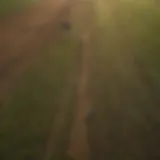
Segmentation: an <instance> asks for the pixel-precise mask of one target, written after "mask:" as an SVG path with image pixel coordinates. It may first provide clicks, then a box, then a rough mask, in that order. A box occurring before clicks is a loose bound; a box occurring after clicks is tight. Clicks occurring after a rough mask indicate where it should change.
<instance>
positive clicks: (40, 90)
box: [0, 37, 76, 160]
mask: <svg viewBox="0 0 160 160" xmlns="http://www.w3.org/2000/svg"><path fill="white" fill-rule="evenodd" d="M75 46H76V44H75V43H74V42H73V40H72V38H67V37H66V38H62V37H59V38H58V39H57V40H56V41H54V44H52V45H51V46H50V47H48V49H45V50H44V51H43V53H42V54H41V55H40V56H39V57H38V59H37V60H36V62H35V63H34V64H33V65H32V66H31V67H30V68H29V70H28V71H27V72H26V73H24V75H23V76H22V78H21V79H20V80H19V81H18V82H17V85H16V86H15V87H14V88H13V89H12V91H11V95H10V96H11V99H10V101H9V102H8V103H7V104H5V106H3V108H2V110H1V114H2V116H1V122H0V142H1V144H0V159H2V160H4V159H5V160H11V159H12V160H22V159H30V160H32V159H33V160H36V159H37V160H40V159H43V158H44V154H45V150H46V145H47V142H48V138H49V137H50V134H51V129H52V127H53V121H54V118H55V116H56V114H57V112H58V111H59V108H60V107H63V106H61V105H62V104H63V103H62V101H63V98H64V97H63V95H64V92H66V86H67V85H68V83H69V82H68V80H69V76H70V74H71V73H72V72H73V70H74V68H73V65H74V63H75V61H74V58H75V57H74V55H73V53H74V52H75ZM69 89H70V90H71V95H70V96H69V101H68V103H69V104H65V105H69V106H68V107H69V108H70V109H71V108H72V107H73V103H74V101H73V99H74V98H73V96H74V90H75V89H74V86H72V87H70V88H69ZM66 107H67V106H66ZM71 110H73V109H71ZM68 112H69V111H68ZM68 118H71V116H69V117H68ZM70 123H71V122H70V120H69V124H67V126H66V127H65V129H66V130H68V127H69V125H70ZM63 133H69V132H68V131H62V133H61V136H60V135H59V136H60V139H59V141H60V140H61V141H62V142H61V145H60V147H62V148H59V150H61V149H62V150H63V148H65V143H67V139H66V138H67V137H66V134H65V137H64V135H63ZM55 138H57V137H55ZM63 145H64V146H63Z"/></svg>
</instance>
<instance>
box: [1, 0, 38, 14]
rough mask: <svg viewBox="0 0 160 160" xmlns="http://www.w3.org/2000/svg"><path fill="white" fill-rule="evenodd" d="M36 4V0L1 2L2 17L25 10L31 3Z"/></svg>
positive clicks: (5, 0)
mask: <svg viewBox="0 0 160 160" xmlns="http://www.w3.org/2000/svg"><path fill="white" fill-rule="evenodd" d="M33 2H34V3H35V2H36V1H35V0H1V1H0V15H4V14H8V13H10V12H13V11H18V10H22V9H24V8H25V7H26V6H27V5H29V4H30V3H33Z"/></svg>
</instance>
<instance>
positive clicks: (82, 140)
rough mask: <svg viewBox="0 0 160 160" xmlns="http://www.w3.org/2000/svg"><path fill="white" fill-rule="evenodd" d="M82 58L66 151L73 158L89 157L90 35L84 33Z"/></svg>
mask: <svg viewBox="0 0 160 160" xmlns="http://www.w3.org/2000/svg"><path fill="white" fill-rule="evenodd" d="M81 55H82V59H81V68H80V73H79V78H78V83H77V106H76V111H75V115H74V117H75V118H74V124H73V128H72V132H71V139H70V145H69V150H68V153H69V155H71V157H73V158H74V159H75V160H88V159H89V146H88V145H89V144H88V140H87V128H86V124H85V116H86V113H87V108H88V107H89V97H88V93H87V83H88V78H89V72H90V61H91V45H90V36H89V35H88V33H87V34H85V35H84V36H83V37H82V53H81Z"/></svg>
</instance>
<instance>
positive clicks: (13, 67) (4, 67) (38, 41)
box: [0, 0, 68, 101]
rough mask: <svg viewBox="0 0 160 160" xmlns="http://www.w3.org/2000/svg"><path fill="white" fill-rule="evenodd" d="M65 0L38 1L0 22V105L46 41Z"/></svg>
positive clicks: (50, 36) (64, 4)
mask: <svg viewBox="0 0 160 160" xmlns="http://www.w3.org/2000/svg"><path fill="white" fill-rule="evenodd" d="M67 3H68V1H67V0H59V1H55V0H42V1H40V2H39V3H38V4H35V5H33V6H31V7H30V8H28V9H27V10H25V11H23V12H21V13H15V14H13V15H11V16H10V17H6V18H5V19H3V21H2V20H1V21H0V35H1V37H0V101H3V100H4V99H5V98H6V96H7V94H8V91H9V89H10V87H11V86H12V85H13V83H15V82H14V81H15V80H16V79H17V77H18V76H20V75H21V73H22V72H23V71H24V70H25V68H26V67H27V66H28V65H29V64H30V62H31V61H32V60H33V59H34V57H35V55H37V54H38V53H39V52H40V51H41V49H42V48H44V47H45V45H46V43H47V42H49V41H48V40H49V39H51V38H52V39H53V37H54V34H55V28H56V23H58V20H59V19H60V16H61V15H59V13H60V12H61V11H62V10H63V9H64V7H66V6H67Z"/></svg>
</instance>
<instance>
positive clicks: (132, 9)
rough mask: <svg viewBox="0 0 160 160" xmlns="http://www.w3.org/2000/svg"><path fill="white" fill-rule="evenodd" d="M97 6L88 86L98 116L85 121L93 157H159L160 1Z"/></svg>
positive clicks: (121, 159) (101, 1) (131, 0)
mask: <svg viewBox="0 0 160 160" xmlns="http://www.w3.org/2000/svg"><path fill="white" fill-rule="evenodd" d="M95 7H96V22H97V24H96V27H95V30H94V32H93V35H92V36H93V37H92V44H93V45H92V46H93V64H94V65H93V69H92V74H91V75H92V77H91V81H90V82H91V86H90V87H91V93H92V95H93V97H92V105H93V107H94V108H95V110H96V111H95V112H96V116H95V118H93V120H92V121H91V122H90V124H89V125H88V127H89V133H90V135H91V137H89V138H90V139H89V140H90V143H91V146H92V149H93V154H94V157H95V158H94V157H93V159H95V160H96V159H112V160H113V159H114V160H115V159H116V160H117V159H118V160H124V159H126V160H128V159H130V160H131V159H132V160H135V159H137V160H142V159H143V160H150V159H155V160H158V159H159V157H160V155H159V145H160V141H159V140H160V136H159V131H160V129H159V127H158V126H159V123H160V118H159V114H160V112H159V92H160V88H159V86H160V63H159V62H160V55H159V52H160V48H159V46H160V34H159V28H160V10H159V4H158V1H152V0H141V1H138V0H117V1H116V0H112V1H105V0H97V1H95ZM143 76H145V77H143ZM137 77H138V78H137ZM137 79H139V80H137ZM140 81H141V82H140ZM146 81H147V82H146ZM139 82H140V83H141V86H139ZM142 86H146V90H145V89H144V88H143V87H142ZM144 90H145V91H144ZM148 92H149V96H146V95H147V94H148ZM97 128H98V132H97Z"/></svg>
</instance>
